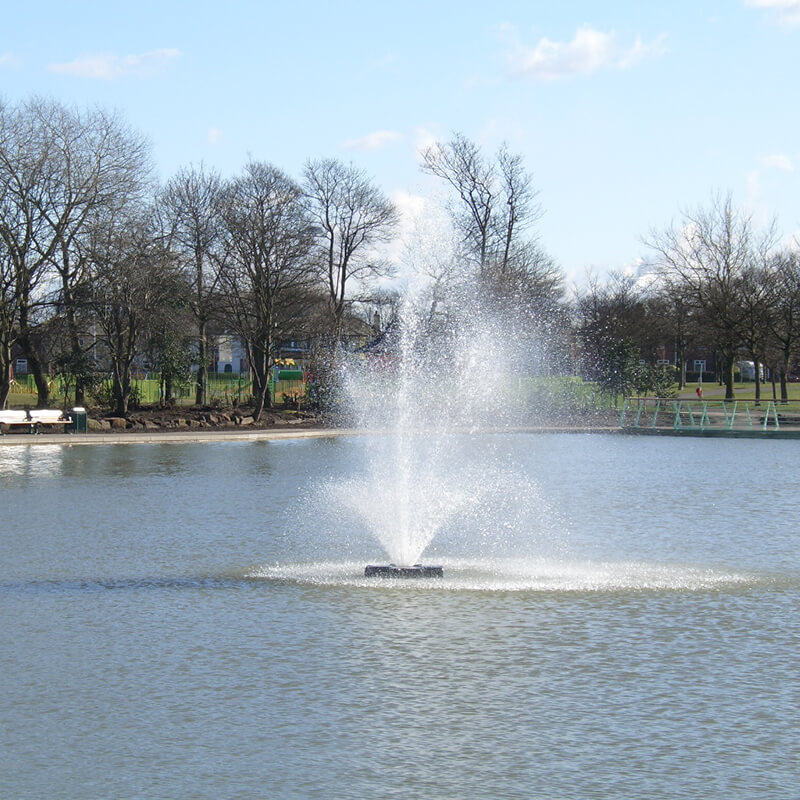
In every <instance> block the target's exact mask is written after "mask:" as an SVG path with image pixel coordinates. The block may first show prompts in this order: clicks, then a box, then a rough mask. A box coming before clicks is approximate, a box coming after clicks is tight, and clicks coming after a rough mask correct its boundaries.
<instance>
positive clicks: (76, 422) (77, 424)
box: [71, 407, 89, 433]
mask: <svg viewBox="0 0 800 800" xmlns="http://www.w3.org/2000/svg"><path fill="white" fill-rule="evenodd" d="M88 419H89V415H88V414H87V413H86V409H85V408H80V407H78V408H73V409H72V429H71V430H72V432H73V433H86V431H87V429H88V422H87V420H88Z"/></svg>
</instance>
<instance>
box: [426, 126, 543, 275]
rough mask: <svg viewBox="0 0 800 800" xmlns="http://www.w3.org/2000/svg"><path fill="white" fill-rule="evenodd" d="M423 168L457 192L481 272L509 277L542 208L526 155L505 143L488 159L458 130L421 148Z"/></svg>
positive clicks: (457, 210)
mask: <svg viewBox="0 0 800 800" xmlns="http://www.w3.org/2000/svg"><path fill="white" fill-rule="evenodd" d="M422 170H423V172H427V173H428V174H429V175H434V176H436V177H438V178H441V179H442V180H444V181H445V182H446V183H447V184H448V185H449V186H450V187H451V188H452V189H453V190H454V191H455V192H456V194H457V195H458V203H457V204H456V205H455V206H454V207H452V209H451V213H452V216H453V219H454V221H455V223H456V227H457V228H458V230H459V231H460V233H461V235H462V237H463V240H464V242H465V244H466V245H467V247H468V249H469V250H470V251H471V252H472V253H473V254H474V256H475V259H476V261H477V265H478V270H479V275H480V277H481V278H486V277H487V276H488V275H489V273H490V272H492V273H494V275H495V276H500V277H501V279H503V278H506V277H507V273H508V272H510V271H512V270H513V267H514V266H515V261H517V259H518V256H522V258H523V259H524V258H525V255H524V251H525V250H526V249H529V248H530V246H531V244H532V241H531V240H528V239H525V238H524V234H525V232H526V231H527V230H528V229H529V228H530V226H531V225H532V224H533V223H534V222H535V221H536V220H537V219H539V218H540V217H541V213H542V212H541V207H540V206H539V203H538V200H537V196H538V192H537V191H536V189H535V188H534V185H533V177H532V176H531V174H530V173H529V172H527V171H526V170H525V167H524V164H523V161H522V156H521V155H519V154H516V153H511V152H510V151H509V149H508V147H507V145H505V144H503V145H501V147H500V149H499V151H498V153H497V156H496V157H495V158H494V159H487V158H486V156H484V154H483V152H482V151H481V148H480V147H479V146H478V145H477V144H475V142H472V141H471V140H469V139H467V138H466V137H465V136H463V135H462V134H460V133H457V134H455V135H454V136H453V138H452V139H451V140H450V141H448V142H437V143H436V144H434V145H432V146H431V147H429V148H427V149H426V150H425V151H424V152H423V154H422ZM517 266H518V265H517ZM517 274H519V270H518V273H517Z"/></svg>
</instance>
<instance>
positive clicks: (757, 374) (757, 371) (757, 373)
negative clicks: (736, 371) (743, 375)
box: [753, 357, 761, 406]
mask: <svg viewBox="0 0 800 800" xmlns="http://www.w3.org/2000/svg"><path fill="white" fill-rule="evenodd" d="M753 367H754V368H755V371H754V373H753V378H754V380H755V382H756V403H755V404H756V405H757V406H760V405H761V375H760V371H761V370H760V368H761V362H760V361H759V360H758V359H757V358H755V357H754V358H753Z"/></svg>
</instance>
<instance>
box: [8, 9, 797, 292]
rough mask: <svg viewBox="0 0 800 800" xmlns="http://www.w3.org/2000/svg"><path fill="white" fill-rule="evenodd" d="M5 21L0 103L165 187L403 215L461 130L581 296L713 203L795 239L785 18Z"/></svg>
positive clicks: (357, 12) (402, 13)
mask: <svg viewBox="0 0 800 800" xmlns="http://www.w3.org/2000/svg"><path fill="white" fill-rule="evenodd" d="M4 5H5V7H4V9H3V26H2V32H0V95H1V96H2V97H3V98H4V99H5V100H6V101H8V102H16V101H18V100H22V99H25V98H26V97H28V96H30V95H31V94H40V95H44V96H48V97H53V98H55V99H58V100H61V101H64V102H67V103H74V104H78V105H82V106H83V105H92V104H100V105H103V106H105V107H109V108H115V109H118V110H120V111H121V112H122V113H123V114H124V115H125V117H126V118H127V119H128V120H129V122H130V123H131V125H133V126H134V127H136V128H138V129H139V130H141V131H142V132H143V133H145V134H146V135H147V136H148V137H149V138H150V139H151V141H152V143H153V152H154V157H155V161H156V164H157V167H158V169H159V173H160V175H161V177H162V178H163V179H167V178H168V177H169V176H170V175H171V173H172V172H173V171H174V170H175V169H176V168H177V167H179V166H181V165H184V164H188V163H190V162H200V161H204V162H205V163H206V164H208V165H212V166H214V167H217V168H218V169H219V170H220V171H221V172H222V173H223V174H224V175H233V174H235V173H236V172H238V170H239V169H240V168H241V167H242V165H243V164H244V163H245V161H246V160H247V158H248V156H253V157H254V158H258V159H264V160H267V161H270V162H272V163H273V164H275V165H277V166H278V167H280V168H282V169H284V170H285V171H287V172H288V173H289V174H291V175H294V176H299V174H300V171H301V169H302V165H303V163H304V161H305V160H306V159H308V158H318V157H329V156H330V157H337V158H341V159H343V160H345V161H352V162H353V163H355V164H356V165H358V166H360V167H363V168H364V169H365V170H366V171H367V172H368V173H370V174H371V175H372V176H373V177H374V178H375V179H376V181H377V182H378V183H379V184H380V185H381V187H382V188H383V189H384V191H386V193H387V194H389V195H390V196H391V197H393V198H394V199H395V200H396V201H397V202H398V204H399V206H400V207H401V208H402V209H404V210H408V211H409V213H410V212H411V211H412V210H414V209H416V210H419V209H420V208H421V207H423V208H424V204H423V203H422V201H421V200H420V198H427V202H429V203H432V202H434V198H435V195H436V192H437V186H436V184H435V183H434V182H433V179H432V178H429V177H427V176H424V175H422V174H421V173H420V172H419V157H418V149H419V147H421V146H423V145H425V144H428V143H430V142H432V141H434V140H436V139H446V138H448V137H449V136H450V135H451V134H452V133H453V132H455V131H459V132H461V133H463V134H464V135H466V136H467V137H469V138H472V139H474V140H476V141H478V142H479V143H481V144H482V145H483V146H484V147H485V148H486V149H487V150H488V151H493V150H495V149H496V148H497V147H498V146H499V145H500V143H501V142H503V141H506V142H508V144H509V146H510V148H511V149H512V150H513V151H517V152H520V153H522V154H523V155H524V157H525V163H526V165H527V167H528V168H529V169H530V170H531V171H532V172H533V174H534V179H535V182H536V185H537V186H538V188H539V190H540V200H541V204H542V207H543V209H544V212H545V214H544V217H543V218H542V220H541V222H540V223H539V233H540V237H541V241H542V244H543V245H544V246H545V247H546V248H547V249H548V251H549V252H550V253H551V254H552V255H553V256H554V257H555V259H556V260H557V262H558V263H559V264H560V265H561V266H562V268H563V269H564V270H565V272H566V273H567V275H568V277H569V278H570V279H572V280H574V281H577V282H578V283H581V282H583V280H585V275H586V274H587V271H589V270H592V271H594V272H595V273H598V274H601V275H602V274H603V273H604V272H605V271H607V270H610V269H623V268H629V267H630V266H631V265H633V264H635V263H636V261H637V259H639V258H640V257H642V256H643V255H646V253H647V251H646V248H645V247H644V246H643V245H642V244H641V238H642V237H643V236H646V235H647V233H648V231H650V230H651V229H652V228H661V227H664V226H666V225H667V224H669V222H670V221H671V220H672V219H673V218H675V217H676V216H677V215H678V214H679V212H680V210H681V209H685V208H695V207H697V206H698V205H700V204H707V203H708V202H709V200H710V197H711V195H712V193H714V192H720V191H721V192H728V191H730V192H732V193H733V196H734V201H735V202H736V203H737V204H738V205H740V206H743V207H745V208H747V209H748V210H750V211H751V212H752V213H753V215H754V218H755V219H756V221H758V222H763V221H766V220H768V219H769V218H770V217H772V216H776V217H777V218H778V223H779V228H780V230H781V232H782V234H783V235H784V236H785V237H786V238H787V239H788V238H790V237H791V236H792V235H794V234H795V233H796V232H798V231H800V192H799V191H798V189H800V180H799V179H798V173H799V172H800V102H798V85H799V83H798V78H800V69H798V67H800V0H696V1H695V2H689V1H688V0H673V2H671V3H650V2H622V1H621V0H620V1H617V2H613V0H609V1H607V2H603V3H598V2H562V3H553V2H552V1H550V2H538V0H525V1H524V2H523V1H522V0H520V1H519V2H502V0H498V2H495V3H494V4H488V3H485V2H471V0H460V1H459V2H450V0H445V1H444V2H437V1H436V0H428V2H418V0H406V2H404V3H402V4H383V3H380V2H374V0H373V2H355V1H353V2H348V1H347V0H343V1H342V2H337V3H332V2H331V3H328V2H316V1H312V2H305V3H296V4H291V3H286V2H281V3H276V2H237V0H230V2H227V3H218V2H198V1H197V0H194V2H184V0H176V1H175V2H170V0H161V2H150V1H149V0H144V2H136V3H118V2H110V0H105V2H89V1H87V2H81V1H80V0H74V1H73V2H69V0H61V2H50V1H49V0H45V2H40V3H38V4H36V5H27V6H25V5H23V4H21V3H18V4H17V3H15V4H10V3H7V4H4Z"/></svg>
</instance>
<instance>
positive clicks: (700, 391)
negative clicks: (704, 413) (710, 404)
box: [697, 386, 703, 400]
mask: <svg viewBox="0 0 800 800" xmlns="http://www.w3.org/2000/svg"><path fill="white" fill-rule="evenodd" d="M697 399H698V400H702V399H703V387H702V386H698V387H697Z"/></svg>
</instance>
